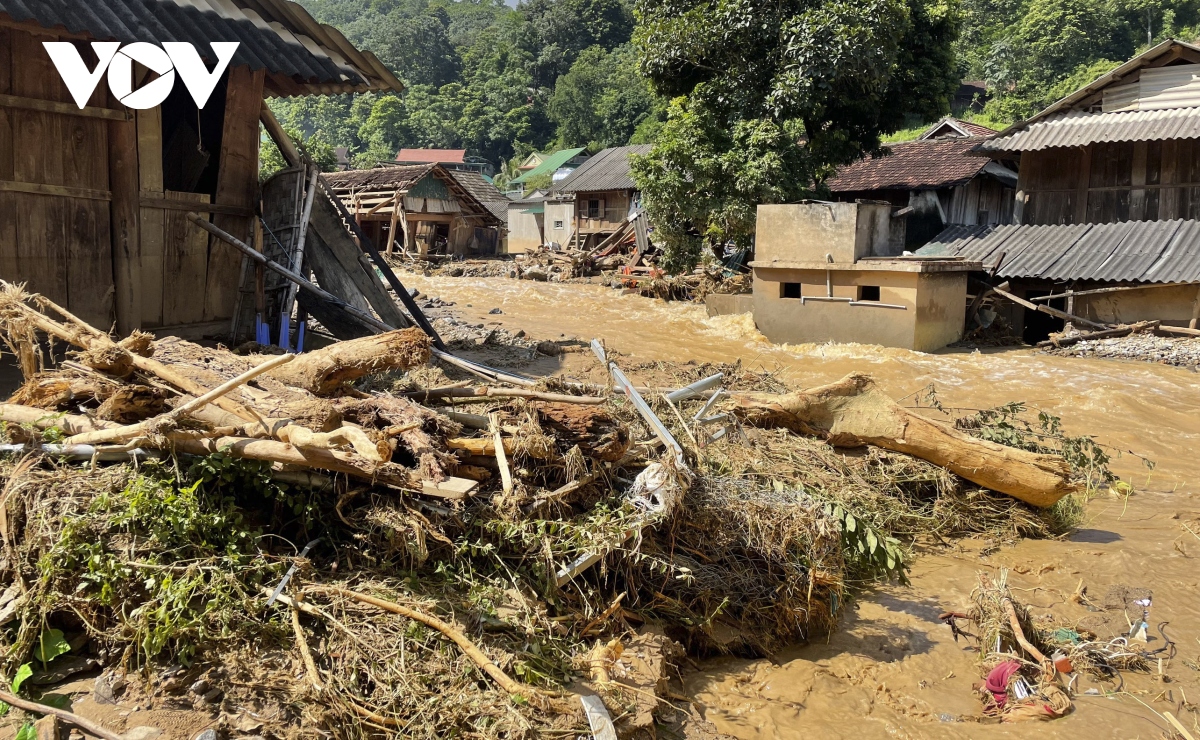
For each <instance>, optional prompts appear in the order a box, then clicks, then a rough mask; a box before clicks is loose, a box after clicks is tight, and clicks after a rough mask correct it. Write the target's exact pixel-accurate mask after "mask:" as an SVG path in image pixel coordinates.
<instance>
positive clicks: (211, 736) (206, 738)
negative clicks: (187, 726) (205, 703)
mask: <svg viewBox="0 0 1200 740" xmlns="http://www.w3.org/2000/svg"><path fill="white" fill-rule="evenodd" d="M194 740H217V731H216V730H214V729H212V728H211V727H210V728H208V729H207V730H205V731H204V732H201V733H200V734H199V735H197V736H196V737H195V738H194Z"/></svg>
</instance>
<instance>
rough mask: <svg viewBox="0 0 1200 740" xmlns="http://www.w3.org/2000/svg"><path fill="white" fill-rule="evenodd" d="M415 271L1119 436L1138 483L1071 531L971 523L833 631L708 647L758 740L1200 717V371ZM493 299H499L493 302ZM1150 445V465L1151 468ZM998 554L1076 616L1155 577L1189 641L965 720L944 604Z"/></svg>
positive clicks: (533, 309)
mask: <svg viewBox="0 0 1200 740" xmlns="http://www.w3.org/2000/svg"><path fill="white" fill-rule="evenodd" d="M404 279H405V282H406V284H408V285H409V286H410V287H416V288H418V289H419V290H421V291H422V292H423V293H426V294H430V295H434V296H438V297H440V298H442V299H444V300H447V301H454V302H456V304H457V305H456V306H455V310H456V311H457V312H459V314H460V316H462V317H463V318H465V319H469V320H473V321H476V322H477V323H484V324H487V323H492V322H497V321H498V322H499V323H501V324H503V325H504V326H505V327H506V328H508V329H510V330H512V331H516V330H518V329H523V330H525V331H526V332H528V334H529V335H530V336H532V337H537V338H544V339H555V338H558V337H560V335H564V334H565V335H567V336H576V337H579V338H582V339H590V338H592V337H599V338H601V339H603V340H604V341H605V342H606V343H607V344H608V346H611V347H614V348H616V349H618V350H620V351H621V352H623V353H626V354H629V355H632V356H634V357H635V358H636V359H637V360H639V361H650V360H654V359H660V360H670V361H686V360H697V361H701V362H703V361H713V362H732V361H735V360H738V359H740V360H742V362H743V363H745V364H746V365H748V366H750V367H754V368H762V369H766V370H771V371H777V372H779V373H782V374H783V375H784V377H786V378H787V379H788V380H789V381H791V382H794V383H797V384H800V385H804V386H812V385H818V384H820V383H824V382H828V381H832V380H836V379H838V378H840V377H842V376H844V375H846V374H847V373H849V372H851V371H864V372H869V373H871V374H872V375H874V376H875V378H876V379H877V380H878V381H879V383H880V385H881V387H882V388H883V389H885V390H886V391H887V392H888V393H890V394H891V395H892V396H893V397H894V398H901V397H905V396H909V395H910V394H913V393H914V392H917V391H919V390H921V389H922V388H924V387H926V386H928V385H929V384H931V383H932V384H934V385H935V386H936V388H937V392H938V396H939V398H940V400H941V402H942V403H943V404H944V405H945V406H946V407H956V408H958V409H963V410H970V409H982V408H988V407H991V406H995V405H999V404H1001V403H1006V402H1009V401H1013V400H1021V401H1025V402H1026V403H1027V404H1028V405H1029V406H1030V407H1033V408H1038V409H1045V410H1046V411H1049V412H1051V413H1053V414H1056V415H1058V416H1061V417H1062V418H1063V424H1064V427H1065V430H1066V431H1067V432H1068V433H1070V434H1089V435H1093V436H1094V437H1096V438H1097V440H1098V441H1099V442H1101V443H1103V444H1105V445H1108V446H1110V447H1113V448H1115V449H1117V450H1121V451H1124V454H1122V455H1121V456H1120V457H1118V458H1116V459H1115V460H1114V464H1113V467H1114V470H1115V472H1117V473H1118V474H1120V475H1121V476H1122V478H1123V479H1125V480H1126V481H1128V482H1129V483H1131V484H1132V485H1133V486H1134V488H1135V490H1136V493H1135V494H1134V495H1133V496H1131V497H1129V498H1128V499H1125V498H1119V497H1116V496H1101V497H1100V498H1097V499H1095V500H1094V501H1093V502H1092V503H1091V504H1090V505H1089V509H1088V521H1087V522H1086V523H1085V524H1084V525H1083V527H1082V528H1081V529H1080V530H1078V531H1077V532H1075V533H1074V534H1073V535H1071V536H1070V537H1068V538H1066V539H1064V540H1061V541H1033V540H1028V541H1023V542H1020V543H1019V544H1017V545H1015V546H1012V547H1004V548H1000V549H995V548H991V547H988V546H987V543H983V542H974V541H965V542H961V543H958V545H956V546H955V547H952V548H939V549H936V550H932V551H930V552H927V553H922V554H921V555H920V556H919V557H918V558H917V559H916V561H915V564H914V567H913V572H912V574H911V576H912V584H911V585H910V586H906V587H901V586H895V587H884V588H880V589H878V590H877V591H874V592H872V593H869V594H866V595H864V596H863V597H862V598H860V599H859V600H858V601H857V602H856V603H855V604H854V605H852V607H851V608H850V609H849V610H848V611H847V613H846V614H845V616H844V617H843V620H842V625H841V629H840V630H839V631H838V632H837V633H835V634H834V635H832V636H831V637H830V638H829V641H828V642H827V643H821V644H810V645H804V646H797V647H794V648H791V649H789V650H787V651H785V652H784V653H782V654H780V655H777V656H775V657H774V659H773V660H757V661H749V660H739V659H733V658H726V659H718V660H712V661H707V662H705V663H703V664H701V665H700V666H699V668H698V670H696V671H694V672H692V673H691V674H689V675H687V676H685V685H686V688H687V690H688V692H689V693H690V694H691V695H692V696H694V697H695V698H696V699H697V701H698V702H699V704H700V705H701V706H703V707H704V709H705V714H706V716H707V718H708V719H709V720H711V721H713V722H714V723H716V725H717V726H718V728H719V729H720V730H721V731H722V732H726V733H729V734H731V735H734V736H736V737H739V738H756V739H757V738H764V739H765V738H776V737H777V738H808V737H820V738H838V737H853V738H855V739H856V740H867V739H868V738H885V737H886V738H961V737H973V738H974V737H983V738H992V737H996V738H1001V737H1003V738H1009V737H1021V738H1026V737H1028V738H1033V737H1038V738H1087V740H1099V739H1100V738H1139V737H1140V738H1160V737H1164V733H1165V732H1166V730H1167V723H1166V722H1165V721H1164V720H1163V719H1162V718H1161V717H1160V716H1159V714H1158V713H1161V712H1172V713H1174V714H1175V715H1176V716H1177V717H1179V718H1180V719H1181V720H1183V723H1184V724H1185V725H1186V726H1187V727H1188V728H1189V729H1192V728H1193V725H1194V724H1195V718H1196V717H1197V716H1198V715H1197V714H1195V713H1193V712H1192V711H1190V709H1191V704H1190V702H1191V701H1192V700H1193V699H1194V700H1195V701H1196V702H1198V703H1200V590H1198V589H1197V580H1198V579H1200V573H1198V571H1197V568H1196V564H1195V563H1193V562H1192V561H1193V560H1194V559H1197V558H1200V536H1198V535H1193V534H1192V533H1191V532H1192V531H1195V532H1197V533H1200V529H1197V525H1195V524H1192V523H1191V522H1193V521H1194V520H1200V501H1197V500H1196V498H1195V497H1196V494H1197V493H1198V492H1200V484H1198V481H1200V375H1198V374H1196V373H1195V372H1192V371H1190V370H1187V369H1182V368H1178V367H1170V366H1165V365H1152V364H1145V363H1133V362H1123V361H1114V360H1087V359H1074V358H1065V357H1054V356H1048V355H1042V354H1038V353H1036V352H1034V351H1032V350H992V351H984V352H975V351H971V350H946V351H944V352H942V353H938V354H921V353H916V352H910V351H906V350H897V349H884V348H880V347H875V346H865V345H802V346H786V345H785V346H775V345H771V344H770V343H768V342H767V341H766V340H765V339H764V338H763V336H762V335H761V334H759V332H758V331H757V330H756V329H755V328H754V324H753V322H752V321H751V320H750V317H749V316H745V315H744V316H735V317H717V318H708V317H706V316H705V312H704V309H703V308H702V307H699V306H696V305H690V304H679V303H663V302H661V301H657V300H653V299H648V298H642V297H639V296H632V295H621V294H620V293H619V292H617V291H613V290H611V289H609V288H605V287H601V286H598V285H578V284H559V283H531V282H524V281H522V282H518V281H514V280H507V279H502V278H478V279H474V278H423V277H420V276H415V275H407V276H405V278H404ZM468 304H470V305H468ZM493 308H499V309H501V311H502V312H503V314H501V315H492V314H489V313H488V312H489V311H490V310H491V309H493ZM588 357H590V355H589V356H588ZM582 361H584V357H583V356H582V355H574V356H568V360H567V362H568V366H566V367H565V368H564V369H567V370H569V369H570V367H569V363H570V362H582ZM635 380H636V377H635ZM1139 455H1141V456H1145V457H1146V458H1149V459H1150V460H1153V461H1154V462H1155V463H1156V466H1155V467H1154V468H1153V470H1150V469H1149V468H1148V467H1147V466H1146V465H1145V464H1144V462H1143V460H1142V459H1141V457H1139ZM1189 527H1190V530H1189ZM1197 562H1200V561H1197ZM1000 568H1008V569H1010V576H1009V579H1010V580H1009V582H1010V584H1011V585H1012V586H1013V587H1014V593H1015V594H1016V595H1017V596H1018V598H1021V599H1022V600H1023V601H1024V602H1025V603H1027V604H1029V605H1030V606H1031V607H1032V608H1033V609H1034V612H1035V614H1038V613H1043V612H1045V611H1046V610H1054V611H1055V612H1056V613H1057V614H1060V615H1062V616H1064V617H1067V618H1071V617H1072V616H1081V615H1082V614H1083V613H1084V611H1083V607H1081V606H1078V605H1076V604H1073V603H1071V602H1070V601H1069V600H1068V597H1069V596H1070V594H1072V593H1073V592H1074V591H1075V590H1076V588H1077V586H1078V585H1079V583H1080V582H1081V581H1082V582H1083V584H1084V585H1085V586H1087V587H1088V589H1089V593H1093V594H1100V595H1103V593H1104V592H1105V591H1106V590H1107V589H1108V587H1109V586H1112V585H1116V584H1127V585H1134V586H1142V587H1147V588H1151V589H1153V591H1154V605H1153V610H1152V613H1151V619H1150V623H1151V624H1157V623H1158V622H1162V621H1169V623H1170V625H1169V627H1168V631H1169V633H1170V636H1171V637H1172V639H1174V640H1175V641H1176V643H1177V645H1178V649H1179V653H1178V655H1177V657H1176V658H1175V659H1174V660H1172V661H1170V663H1169V664H1168V665H1166V666H1164V672H1165V679H1164V677H1160V676H1157V675H1154V676H1145V675H1137V676H1134V675H1126V676H1125V684H1124V690H1123V691H1122V692H1121V693H1119V694H1117V695H1115V696H1104V695H1095V694H1092V695H1088V694H1087V693H1085V692H1086V688H1087V687H1091V686H1093V684H1091V683H1087V682H1086V679H1085V678H1081V679H1080V680H1081V681H1084V682H1085V683H1084V684H1082V685H1079V684H1077V685H1076V687H1075V689H1076V692H1077V694H1076V695H1077V696H1078V699H1077V701H1076V709H1075V711H1074V713H1072V714H1071V715H1069V716H1067V717H1066V718H1064V719H1060V720H1057V721H1054V722H1048V723H1042V722H1035V723H1027V724H1020V725H979V724H973V723H962V722H957V721H953V720H954V718H956V717H958V716H963V715H966V716H974V715H977V714H978V709H979V706H978V703H977V702H976V700H975V698H974V695H973V693H972V691H971V684H972V683H973V682H975V681H977V680H979V673H978V670H977V667H976V665H975V654H974V653H971V652H967V651H966V650H964V647H965V644H964V643H957V644H956V643H955V641H954V639H953V638H952V637H951V635H950V631H949V629H948V628H947V627H945V626H944V625H943V624H942V623H941V622H939V621H938V619H937V616H938V614H939V612H941V611H943V610H944V609H957V608H962V607H964V606H965V605H966V603H967V597H968V595H969V594H970V592H971V590H972V588H973V587H974V585H975V583H976V582H977V581H976V573H977V572H979V571H997V570H999V569H1000ZM1096 686H1097V688H1101V687H1100V686H1099V685H1098V684H1096ZM1107 688H1110V689H1111V688H1112V685H1111V684H1109V685H1108V686H1107ZM1192 731H1193V734H1197V735H1200V733H1197V732H1196V730H1194V729H1193V730H1192Z"/></svg>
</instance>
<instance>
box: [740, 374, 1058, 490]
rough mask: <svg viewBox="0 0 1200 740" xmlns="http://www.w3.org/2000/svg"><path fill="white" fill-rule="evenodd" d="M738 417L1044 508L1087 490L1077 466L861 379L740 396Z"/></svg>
mask: <svg viewBox="0 0 1200 740" xmlns="http://www.w3.org/2000/svg"><path fill="white" fill-rule="evenodd" d="M732 401H733V411H734V413H735V414H736V415H737V416H738V417H739V418H740V419H742V420H743V421H745V422H746V423H748V424H752V425H755V426H778V427H784V428H787V429H791V430H792V431H796V432H800V433H802V434H810V435H814V436H818V437H822V438H823V439H825V440H826V441H827V442H828V443H829V444H831V445H834V446H836V447H860V446H863V445H875V446H876V447H882V448H884V449H887V450H894V451H896V452H903V453H905V454H908V455H912V456H913V457H919V458H921V459H923V460H928V461H929V462H932V463H934V464H935V465H940V466H941V467H944V468H946V469H947V470H950V471H952V472H954V473H956V474H958V475H960V476H962V477H963V478H966V479H967V480H969V481H971V482H972V483H977V484H978V485H980V486H983V487H984V488H990V489H991V490H993V491H998V492H1000V493H1005V494H1008V495H1009V496H1012V497H1014V498H1017V499H1020V500H1021V501H1024V502H1026V503H1028V504H1031V505H1033V506H1039V507H1047V506H1053V505H1054V504H1055V503H1056V502H1057V501H1058V500H1059V499H1061V498H1062V497H1063V496H1065V495H1067V494H1068V493H1073V492H1075V491H1078V490H1079V489H1080V485H1079V484H1077V483H1075V482H1073V481H1072V480H1071V468H1070V465H1069V464H1068V463H1067V461H1066V460H1064V459H1063V458H1062V457H1060V456H1058V455H1044V454H1039V453H1035V452H1028V451H1026V450H1019V449H1016V448H1013V447H1005V446H1004V445H1000V444H996V443H995V442H988V441H985V440H981V439H976V438H975V437H971V436H969V435H967V434H964V433H963V432H960V431H958V430H957V429H954V428H953V427H951V426H949V425H946V424H942V423H940V422H936V421H933V420H931V419H927V418H925V417H923V416H919V415H917V414H914V413H912V412H910V411H909V410H907V409H905V408H904V407H903V406H901V405H900V404H898V403H896V402H895V401H893V400H892V399H891V398H890V397H889V396H887V395H886V394H885V393H883V392H882V391H880V390H879V389H878V388H876V387H875V381H874V380H872V378H871V377H870V376H868V375H863V374H860V373H854V374H851V375H848V376H846V377H845V378H842V379H841V380H839V381H837V382H836V383H831V384H829V385H824V386H820V387H818V388H812V389H810V390H807V391H799V392H796V393H789V394H783V395H779V394H770V393H736V394H733V395H732Z"/></svg>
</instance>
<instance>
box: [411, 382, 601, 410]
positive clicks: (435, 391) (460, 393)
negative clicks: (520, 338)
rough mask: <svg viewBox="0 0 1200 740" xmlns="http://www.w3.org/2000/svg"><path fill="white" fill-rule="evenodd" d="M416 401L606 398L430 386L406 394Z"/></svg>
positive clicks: (582, 400) (590, 402)
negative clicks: (426, 388) (427, 388)
mask: <svg viewBox="0 0 1200 740" xmlns="http://www.w3.org/2000/svg"><path fill="white" fill-rule="evenodd" d="M404 395H405V396H407V397H408V398H411V399H413V400H414V401H430V400H433V399H440V398H529V399H533V400H536V401H551V402H554V403H579V404H585V405H589V406H594V405H599V404H602V403H604V402H605V401H606V400H608V399H606V398H601V397H599V396H572V395H569V394H566V393H544V392H542V391H533V390H529V389H526V388H492V387H489V386H482V387H479V388H430V389H429V390H427V391H410V392H408V393H405V394H404Z"/></svg>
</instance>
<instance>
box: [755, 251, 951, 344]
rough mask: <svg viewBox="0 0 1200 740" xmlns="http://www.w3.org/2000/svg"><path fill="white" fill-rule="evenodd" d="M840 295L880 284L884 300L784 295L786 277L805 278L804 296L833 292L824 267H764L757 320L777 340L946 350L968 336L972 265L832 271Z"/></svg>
mask: <svg viewBox="0 0 1200 740" xmlns="http://www.w3.org/2000/svg"><path fill="white" fill-rule="evenodd" d="M830 274H831V276H832V280H833V295H834V296H836V297H846V298H852V299H859V298H860V296H861V287H862V286H875V287H878V288H879V301H878V303H880V304H894V305H900V306H904V307H905V308H903V309H900V308H885V307H883V306H873V305H861V306H860V305H855V306H851V305H849V304H848V303H844V302H827V301H807V302H805V301H802V300H801V299H800V298H784V297H782V296H783V295H784V292H783V285H784V284H785V283H799V284H800V291H801V296H815V297H820V296H825V295H827V288H826V282H825V277H826V272H825V271H824V270H795V269H776V268H756V269H755V273H754V301H753V302H754V321H755V323H756V324H757V325H758V328H759V330H760V331H761V332H762V333H763V334H764V335H766V337H767V338H768V339H770V340H771V341H772V342H777V343H788V344H803V343H808V342H860V343H863V344H879V345H883V346H885V347H901V348H905V349H913V350H918V351H921V352H930V351H933V350H936V349H940V348H942V347H944V346H946V345H947V344H949V343H951V342H954V341H957V340H958V339H959V338H960V337H961V335H962V324H963V317H964V314H965V312H966V296H967V276H966V273H965V272H955V273H941V274H939V273H934V274H927V273H920V272H902V271H897V270H832V271H830Z"/></svg>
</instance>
